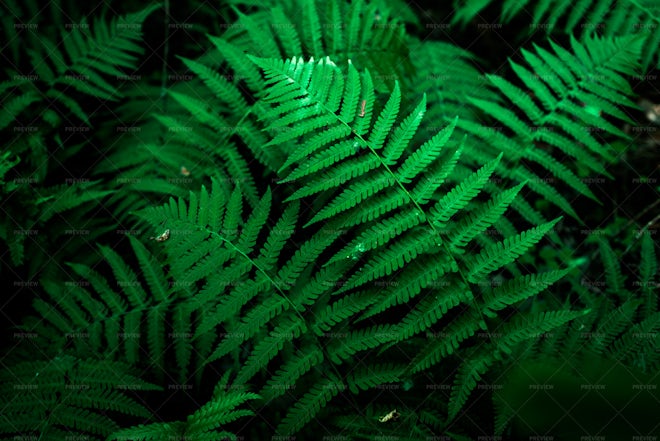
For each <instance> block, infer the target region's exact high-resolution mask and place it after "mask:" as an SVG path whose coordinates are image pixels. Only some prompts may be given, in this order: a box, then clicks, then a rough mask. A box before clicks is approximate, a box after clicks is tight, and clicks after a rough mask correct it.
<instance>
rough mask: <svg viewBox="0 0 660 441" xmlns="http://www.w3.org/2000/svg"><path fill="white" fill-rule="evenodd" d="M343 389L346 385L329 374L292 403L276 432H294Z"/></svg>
mask: <svg viewBox="0 0 660 441" xmlns="http://www.w3.org/2000/svg"><path fill="white" fill-rule="evenodd" d="M344 389H346V385H345V384H344V383H343V382H341V381H339V379H337V378H336V377H334V376H332V375H329V376H328V377H327V378H325V379H323V380H322V381H321V382H319V383H317V384H316V385H315V386H313V387H312V388H311V389H310V390H309V391H307V393H305V395H303V397H302V398H301V399H300V400H298V401H297V402H296V403H295V404H294V406H293V408H292V409H290V410H289V412H288V413H287V415H286V417H285V418H284V419H283V420H282V422H281V423H280V425H279V426H278V427H277V433H279V434H282V435H287V434H292V433H296V432H297V431H299V430H300V429H301V428H302V427H303V426H304V425H305V424H307V423H308V422H309V421H311V420H312V418H315V417H316V416H317V415H318V414H319V412H320V411H321V409H323V408H324V407H325V406H326V404H327V403H328V401H330V400H331V399H332V398H334V397H335V396H337V395H338V394H339V393H340V392H342V391H343V390H344Z"/></svg>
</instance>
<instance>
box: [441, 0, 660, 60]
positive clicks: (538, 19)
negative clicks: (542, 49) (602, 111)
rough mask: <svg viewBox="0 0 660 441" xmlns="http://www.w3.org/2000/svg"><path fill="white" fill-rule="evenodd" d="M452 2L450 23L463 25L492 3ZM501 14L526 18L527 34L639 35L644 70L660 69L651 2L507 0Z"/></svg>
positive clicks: (659, 14) (658, 17)
mask: <svg viewBox="0 0 660 441" xmlns="http://www.w3.org/2000/svg"><path fill="white" fill-rule="evenodd" d="M455 3H456V4H457V5H458V4H460V8H458V12H457V14H456V15H454V19H453V21H454V22H457V23H463V24H465V23H467V22H468V21H470V20H471V19H473V18H474V17H476V16H478V14H479V12H480V11H482V10H483V9H485V8H486V7H487V6H488V5H489V4H491V3H492V1H491V0H456V1H455ZM501 11H502V15H501V17H502V20H503V21H504V22H505V23H508V22H510V21H511V20H512V19H513V18H514V17H516V16H525V20H530V21H529V22H530V23H531V25H530V26H529V27H528V28H527V29H528V32H529V33H533V32H537V31H539V30H541V31H545V33H547V34H552V33H559V32H564V33H566V34H574V33H576V32H577V31H578V30H582V36H581V37H582V38H584V37H587V36H590V35H593V34H594V33H596V32H598V33H600V34H601V35H605V36H608V37H613V36H623V35H631V34H640V35H642V36H644V40H645V42H644V55H643V63H642V65H643V66H644V69H645V70H647V69H649V68H652V67H653V63H656V65H657V66H660V64H658V63H660V52H658V43H660V26H658V25H659V24H660V5H658V3H657V2H655V1H653V0H650V1H646V0H625V1H614V0H580V1H578V2H577V3H575V2H570V1H567V0H543V1H539V2H536V4H533V3H530V2H529V0H521V1H519V0H507V1H504V2H502V5H501ZM530 14H531V17H530ZM562 24H563V25H562ZM560 28H562V29H561V31H560V30H559V29H560Z"/></svg>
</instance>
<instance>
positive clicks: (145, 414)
mask: <svg viewBox="0 0 660 441" xmlns="http://www.w3.org/2000/svg"><path fill="white" fill-rule="evenodd" d="M0 378H2V387H1V388H0V396H1V397H2V404H0V409H2V412H0V415H1V416H0V437H1V438H2V439H5V440H11V439H18V438H34V439H67V437H81V438H85V439H95V440H102V439H105V437H107V436H109V435H110V434H111V433H113V432H114V431H116V430H118V429H119V427H120V426H119V422H120V421H122V420H123V421H125V420H126V417H127V416H129V417H140V418H150V417H151V412H150V411H149V409H147V408H146V407H145V406H144V405H143V404H141V403H140V402H138V401H137V400H136V399H135V398H134V397H133V396H131V395H132V393H134V391H150V390H152V391H153V390H159V389H160V388H159V387H157V386H155V385H153V384H150V383H147V382H145V381H143V380H142V379H140V378H139V377H138V376H136V375H135V373H134V372H133V371H132V370H131V369H129V368H128V367H127V366H126V365H125V364H122V363H117V362H111V361H105V360H89V359H81V358H76V357H73V356H71V355H58V356H56V357H54V358H52V359H49V360H39V359H37V360H34V359H33V360H29V361H19V362H16V363H13V364H11V365H10V366H8V367H4V366H3V369H2V370H0ZM120 417H121V418H120Z"/></svg>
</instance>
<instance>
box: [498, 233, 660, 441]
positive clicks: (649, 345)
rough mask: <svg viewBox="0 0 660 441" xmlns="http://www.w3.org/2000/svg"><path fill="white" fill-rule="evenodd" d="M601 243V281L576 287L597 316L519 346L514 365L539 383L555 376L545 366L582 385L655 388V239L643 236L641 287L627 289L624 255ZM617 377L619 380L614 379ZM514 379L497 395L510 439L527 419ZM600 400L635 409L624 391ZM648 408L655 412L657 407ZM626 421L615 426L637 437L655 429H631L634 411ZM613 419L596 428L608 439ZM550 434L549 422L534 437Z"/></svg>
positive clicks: (659, 319)
mask: <svg viewBox="0 0 660 441" xmlns="http://www.w3.org/2000/svg"><path fill="white" fill-rule="evenodd" d="M596 241H597V243H598V247H599V251H600V256H601V261H602V273H601V272H600V271H599V273H597V275H598V277H596V278H594V279H592V280H591V281H587V282H585V280H584V279H582V280H581V281H580V280H576V281H575V283H574V284H573V285H574V286H575V291H576V292H577V293H579V296H580V300H581V302H582V303H583V304H585V305H587V306H588V307H589V308H590V311H591V312H590V313H589V314H587V315H585V316H584V317H581V318H579V319H577V320H575V321H573V322H572V323H571V324H570V325H568V326H564V327H560V328H558V329H556V330H554V331H553V332H550V333H547V334H544V338H541V339H537V340H531V341H530V344H529V345H526V346H521V347H520V348H519V351H518V353H517V354H516V358H517V359H518V360H519V362H518V363H519V365H520V366H521V369H528V370H529V372H531V373H533V375H537V378H545V375H547V374H548V373H551V371H548V372H545V371H543V370H538V372H537V371H536V369H538V366H540V365H545V367H546V369H550V370H552V369H556V370H557V371H558V372H559V371H569V372H570V374H569V375H571V376H576V377H577V378H580V379H582V381H583V383H591V382H595V383H598V384H610V383H612V384H613V383H621V384H623V385H626V384H629V383H631V384H632V385H633V386H632V387H634V385H635V384H644V383H645V382H646V381H652V378H653V376H654V375H655V373H656V372H657V371H658V367H659V366H658V365H659V362H660V360H659V359H658V354H659V352H658V344H659V342H658V338H657V335H658V330H659V329H660V312H658V295H657V289H656V288H657V282H656V281H655V279H656V273H657V257H656V253H655V250H654V247H655V245H654V243H653V240H652V239H651V236H650V234H648V233H646V234H642V235H641V246H640V247H639V251H640V254H641V260H640V262H639V264H638V265H637V273H638V277H637V278H638V280H636V281H634V282H633V283H625V282H626V280H625V277H624V274H623V272H622V269H621V263H620V262H621V260H622V259H621V255H617V253H615V252H614V250H613V249H612V248H611V246H610V244H609V242H608V241H606V240H605V239H603V238H598V239H597V240H596ZM624 262H625V261H624ZM573 277H575V276H573ZM593 291H596V292H593ZM556 360H560V361H562V364H563V366H561V367H560V366H557V361H556ZM619 368H621V369H619ZM615 371H616V374H614V373H613V372H615ZM516 373H517V372H516V371H513V372H506V371H504V372H503V374H502V379H503V381H504V382H505V383H510V386H507V387H505V388H504V389H503V390H502V392H498V393H495V394H494V395H493V402H494V405H495V410H496V419H495V423H496V424H495V430H496V433H497V434H502V433H504V431H505V430H506V428H507V427H508V426H509V424H511V423H512V422H513V423H517V421H518V419H519V418H524V416H519V415H517V413H516V409H517V408H518V407H519V404H518V400H519V399H522V397H523V395H524V394H523V393H522V391H520V389H519V385H518V383H519V379H517V378H516ZM564 376H565V374H564V373H561V374H557V379H556V382H560V385H561V382H562V381H566V380H564V379H563V378H564ZM539 381H540V380H539ZM558 387H559V386H558ZM629 387H630V386H629ZM528 399H529V397H528ZM601 400H607V401H609V402H610V403H611V404H610V405H614V404H615V403H616V404H619V403H622V402H629V403H631V400H630V398H629V397H627V394H626V391H625V390H623V391H622V390H620V389H618V388H614V387H612V388H610V389H607V390H604V391H603V392H601V396H600V397H597V398H596V399H594V400H593V401H598V402H599V401H601ZM645 400H646V398H645V397H639V399H637V400H633V401H634V402H635V403H634V404H633V403H631V408H635V406H639V402H640V401H645ZM592 404H594V403H592ZM649 404H650V405H652V402H651V403H649ZM649 404H646V405H649ZM598 405H599V404H596V406H598ZM626 415H627V416H626V417H625V418H628V420H629V421H621V422H619V423H618V424H617V425H616V426H619V425H621V424H624V425H626V427H629V428H632V427H636V430H638V431H639V433H646V432H645V431H648V430H651V431H652V430H653V429H652V427H651V426H648V425H647V424H642V423H639V422H635V423H632V422H631V421H632V419H634V418H635V417H632V416H631V414H630V412H628V413H627V414H626ZM611 417H613V416H606V415H601V416H600V417H597V418H596V421H600V422H601V424H602V426H603V428H602V430H603V431H604V432H605V433H609V432H608V430H610V429H609V428H608V427H607V426H610V425H611V424H608V421H609V419H610V418H611ZM640 424H641V425H640ZM647 426H648V427H647ZM546 427H547V423H546V422H539V426H538V427H536V430H537V431H541V430H546ZM628 430H630V429H628Z"/></svg>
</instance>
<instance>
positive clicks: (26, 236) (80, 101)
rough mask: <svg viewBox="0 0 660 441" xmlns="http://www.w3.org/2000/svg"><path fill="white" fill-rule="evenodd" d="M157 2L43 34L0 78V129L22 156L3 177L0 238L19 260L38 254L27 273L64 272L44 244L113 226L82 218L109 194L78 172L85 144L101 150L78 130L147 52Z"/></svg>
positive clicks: (90, 234)
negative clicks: (148, 23) (144, 30)
mask: <svg viewBox="0 0 660 441" xmlns="http://www.w3.org/2000/svg"><path fill="white" fill-rule="evenodd" d="M157 8H158V6H156V5H154V6H150V7H147V8H145V9H143V10H141V11H139V12H136V13H133V14H128V15H126V16H125V17H119V18H115V19H113V20H112V21H111V22H110V24H108V23H106V21H105V20H104V19H97V20H96V21H95V23H94V26H93V27H91V29H93V31H90V26H89V25H88V24H87V22H86V21H84V20H83V21H82V22H81V23H76V24H75V26H71V29H70V30H69V31H65V32H62V34H61V38H60V39H59V40H57V41H54V40H51V39H50V38H48V37H47V36H45V35H42V36H40V38H39V39H38V42H39V43H38V46H37V47H28V48H27V49H26V52H27V54H28V56H29V59H30V63H29V64H28V66H29V68H26V69H23V68H21V66H22V64H20V63H19V64H18V65H17V66H18V67H15V66H16V65H12V67H11V68H6V69H5V70H4V72H5V74H6V75H7V76H8V77H9V78H10V79H8V80H6V81H3V82H2V83H0V90H1V91H2V92H3V100H2V102H3V105H2V109H1V110H0V130H2V131H3V133H4V135H5V136H6V139H7V140H8V141H7V147H8V149H9V151H11V152H13V154H14V155H19V157H20V158H21V161H20V164H18V163H17V164H14V167H13V168H12V169H11V171H10V173H9V174H8V175H7V176H6V177H5V180H6V182H7V186H6V187H5V189H6V191H7V192H8V193H11V194H12V196H13V198H12V200H9V199H7V200H5V201H4V202H3V209H4V210H5V211H6V212H11V213H12V214H11V216H3V220H2V221H1V222H0V239H2V240H3V242H5V243H6V244H7V246H8V248H9V251H10V254H11V259H12V262H13V263H14V264H15V265H22V264H23V263H24V258H25V255H26V248H27V254H28V255H32V256H33V258H32V259H30V261H29V263H30V265H31V268H30V271H29V277H30V278H37V277H39V276H43V277H46V278H48V277H51V276H52V274H53V273H56V272H58V271H59V268H56V267H55V268H54V267H53V265H52V262H50V259H49V258H48V256H47V255H44V253H42V252H41V251H40V250H43V249H46V248H51V247H52V249H59V248H66V247H64V246H63V245H62V242H64V241H62V240H61V238H62V237H66V238H67V240H66V241H65V242H71V236H72V235H76V236H78V238H79V237H85V239H86V241H87V242H90V243H91V242H93V241H94V240H95V239H96V238H97V237H99V236H100V235H101V234H103V233H105V232H107V231H108V227H107V226H101V225H98V222H93V221H91V222H90V221H89V220H85V216H88V214H89V212H90V211H91V210H92V209H93V208H94V207H95V205H94V202H95V201H101V200H103V198H105V197H106V196H108V195H109V194H110V193H111V192H110V191H109V190H108V189H107V188H106V187H105V186H102V185H100V180H93V179H90V178H82V177H79V176H75V177H74V176H73V174H72V172H71V171H70V170H76V169H77V168H78V166H77V165H76V164H75V161H72V159H71V158H72V157H73V156H74V155H75V154H79V153H80V151H81V149H95V148H96V147H95V146H94V145H93V143H92V142H90V140H89V138H87V139H84V140H82V141H80V138H76V136H77V134H81V133H82V134H85V135H87V134H88V133H89V130H90V129H89V127H88V126H89V125H91V121H90V118H91V115H92V114H96V113H99V112H101V109H102V106H99V100H106V101H107V100H117V99H118V98H119V97H121V93H120V92H119V90H118V88H117V87H116V86H115V85H113V84H111V83H115V81H114V79H116V78H121V77H124V76H126V72H130V69H135V68H136V67H137V61H138V56H139V55H140V54H142V53H143V52H144V48H143V47H142V46H140V45H138V44H137V41H139V40H140V39H141V27H142V22H143V21H144V20H145V19H146V17H147V16H149V14H151V13H152V12H153V11H154V10H155V9H157ZM17 69H20V70H17ZM94 100H96V101H94ZM81 123H82V124H86V125H87V127H86V126H84V125H81ZM67 141H68V142H67ZM75 141H79V142H77V143H76V142H75ZM65 144H66V147H65ZM55 175H57V177H55ZM58 184H59V185H58ZM34 195H36V197H35V196H34ZM22 201H30V203H29V204H25V205H24V206H23V207H22V209H21V210H18V209H14V208H13V207H14V206H15V205H16V204H21V203H22ZM98 208H99V207H98V205H97V206H96V209H98ZM64 213H66V214H64ZM65 216H66V217H67V219H66V220H65V221H63V218H64V217H65ZM53 218H54V220H53ZM46 222H51V223H52V225H53V226H54V228H53V231H52V233H53V234H52V235H51V236H45V235H43V234H38V232H39V231H40V230H43V225H44V224H45V223H46ZM67 236H68V237H67ZM58 241H59V243H58ZM74 242H80V241H75V240H74ZM79 246H82V247H84V246H85V243H82V244H80V243H79ZM79 249H80V248H78V250H79ZM71 251H73V253H72V255H73V254H75V252H76V248H75V247H73V246H72V247H71Z"/></svg>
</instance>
